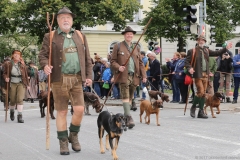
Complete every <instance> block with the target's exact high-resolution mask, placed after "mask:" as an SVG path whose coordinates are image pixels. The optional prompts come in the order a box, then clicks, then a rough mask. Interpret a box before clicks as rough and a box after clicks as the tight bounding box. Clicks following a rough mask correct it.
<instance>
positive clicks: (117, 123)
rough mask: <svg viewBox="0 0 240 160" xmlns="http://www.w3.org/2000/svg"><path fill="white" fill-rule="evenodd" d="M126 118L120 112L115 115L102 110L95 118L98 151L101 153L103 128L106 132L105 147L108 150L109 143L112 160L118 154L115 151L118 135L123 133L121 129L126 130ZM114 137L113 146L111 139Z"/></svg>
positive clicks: (102, 150) (116, 157) (116, 158)
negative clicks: (98, 144)
mask: <svg viewBox="0 0 240 160" xmlns="http://www.w3.org/2000/svg"><path fill="white" fill-rule="evenodd" d="M125 121H126V118H125V116H124V115H123V114H122V113H118V114H116V115H111V114H110V113H109V112H108V111H102V112H101V113H100V114H99V116H98V119H97V125H98V137H99V143H100V152H101V153H102V154H103V153H105V151H104V145H103V140H102V138H103V136H104V130H105V131H106V132H107V133H108V134H107V135H106V149H107V150H109V148H110V147H109V144H110V146H111V149H112V156H113V159H114V160H118V156H117V153H116V150H117V147H118V143H119V139H120V136H121V135H122V133H123V130H124V131H126V130H127V128H126V123H125ZM114 138H115V146H113V139H114Z"/></svg>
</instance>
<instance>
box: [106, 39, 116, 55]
mask: <svg viewBox="0 0 240 160" xmlns="http://www.w3.org/2000/svg"><path fill="white" fill-rule="evenodd" d="M116 43H118V41H115V42H113V43H112V44H111V45H110V47H109V49H108V53H112V50H113V47H114V45H115V44H116Z"/></svg>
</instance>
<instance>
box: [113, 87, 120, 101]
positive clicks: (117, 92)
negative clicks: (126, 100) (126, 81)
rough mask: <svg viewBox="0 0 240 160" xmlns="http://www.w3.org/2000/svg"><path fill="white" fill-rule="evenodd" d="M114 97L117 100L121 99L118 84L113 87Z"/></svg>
mask: <svg viewBox="0 0 240 160" xmlns="http://www.w3.org/2000/svg"><path fill="white" fill-rule="evenodd" d="M113 97H114V98H117V99H119V98H120V93H119V88H118V84H114V86H113Z"/></svg>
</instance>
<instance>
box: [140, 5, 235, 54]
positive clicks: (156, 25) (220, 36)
mask: <svg viewBox="0 0 240 160" xmlns="http://www.w3.org/2000/svg"><path fill="white" fill-rule="evenodd" d="M152 2H153V3H154V4H155V6H154V7H151V10H150V11H149V12H145V13H146V17H145V18H144V19H143V21H142V22H140V25H143V26H144V25H146V23H147V22H148V20H149V19H150V17H152V18H153V19H152V22H151V24H150V25H149V27H148V30H147V31H146V35H147V36H146V38H145V40H148V39H151V40H156V39H157V38H159V37H164V38H166V39H167V41H170V42H176V41H177V42H178V46H179V51H183V46H184V44H185V42H186V38H187V36H189V33H188V32H186V31H185V30H184V29H183V26H184V25H185V24H186V23H185V22H184V21H183V17H185V16H186V13H185V12H183V8H185V7H186V6H188V5H194V4H197V3H198V2H199V0H153V1H152ZM230 3H231V4H232V5H229V4H230ZM239 3H240V2H239V0H238V4H239ZM235 4H236V2H235V1H234V0H225V1H218V0H213V1H207V14H208V17H207V21H206V22H207V23H208V24H210V25H215V26H216V28H217V29H216V30H215V32H216V42H218V43H222V42H224V41H226V40H228V39H230V38H232V37H233V34H231V32H232V31H233V30H234V29H235V26H236V25H237V22H238V21H239V15H238V14H237V13H238V12H235V10H237V9H236V8H239V7H238V6H239V5H235ZM234 6H235V8H234ZM230 20H233V21H232V23H231V24H229V21H230ZM192 38H194V37H192Z"/></svg>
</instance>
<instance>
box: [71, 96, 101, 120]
mask: <svg viewBox="0 0 240 160" xmlns="http://www.w3.org/2000/svg"><path fill="white" fill-rule="evenodd" d="M83 95H84V113H85V115H91V114H90V113H89V106H90V105H92V107H93V109H95V111H96V113H100V112H101V111H102V108H103V104H102V103H100V101H99V98H98V96H97V95H96V94H94V93H92V92H83ZM71 113H72V114H73V107H72V106H71Z"/></svg>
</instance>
